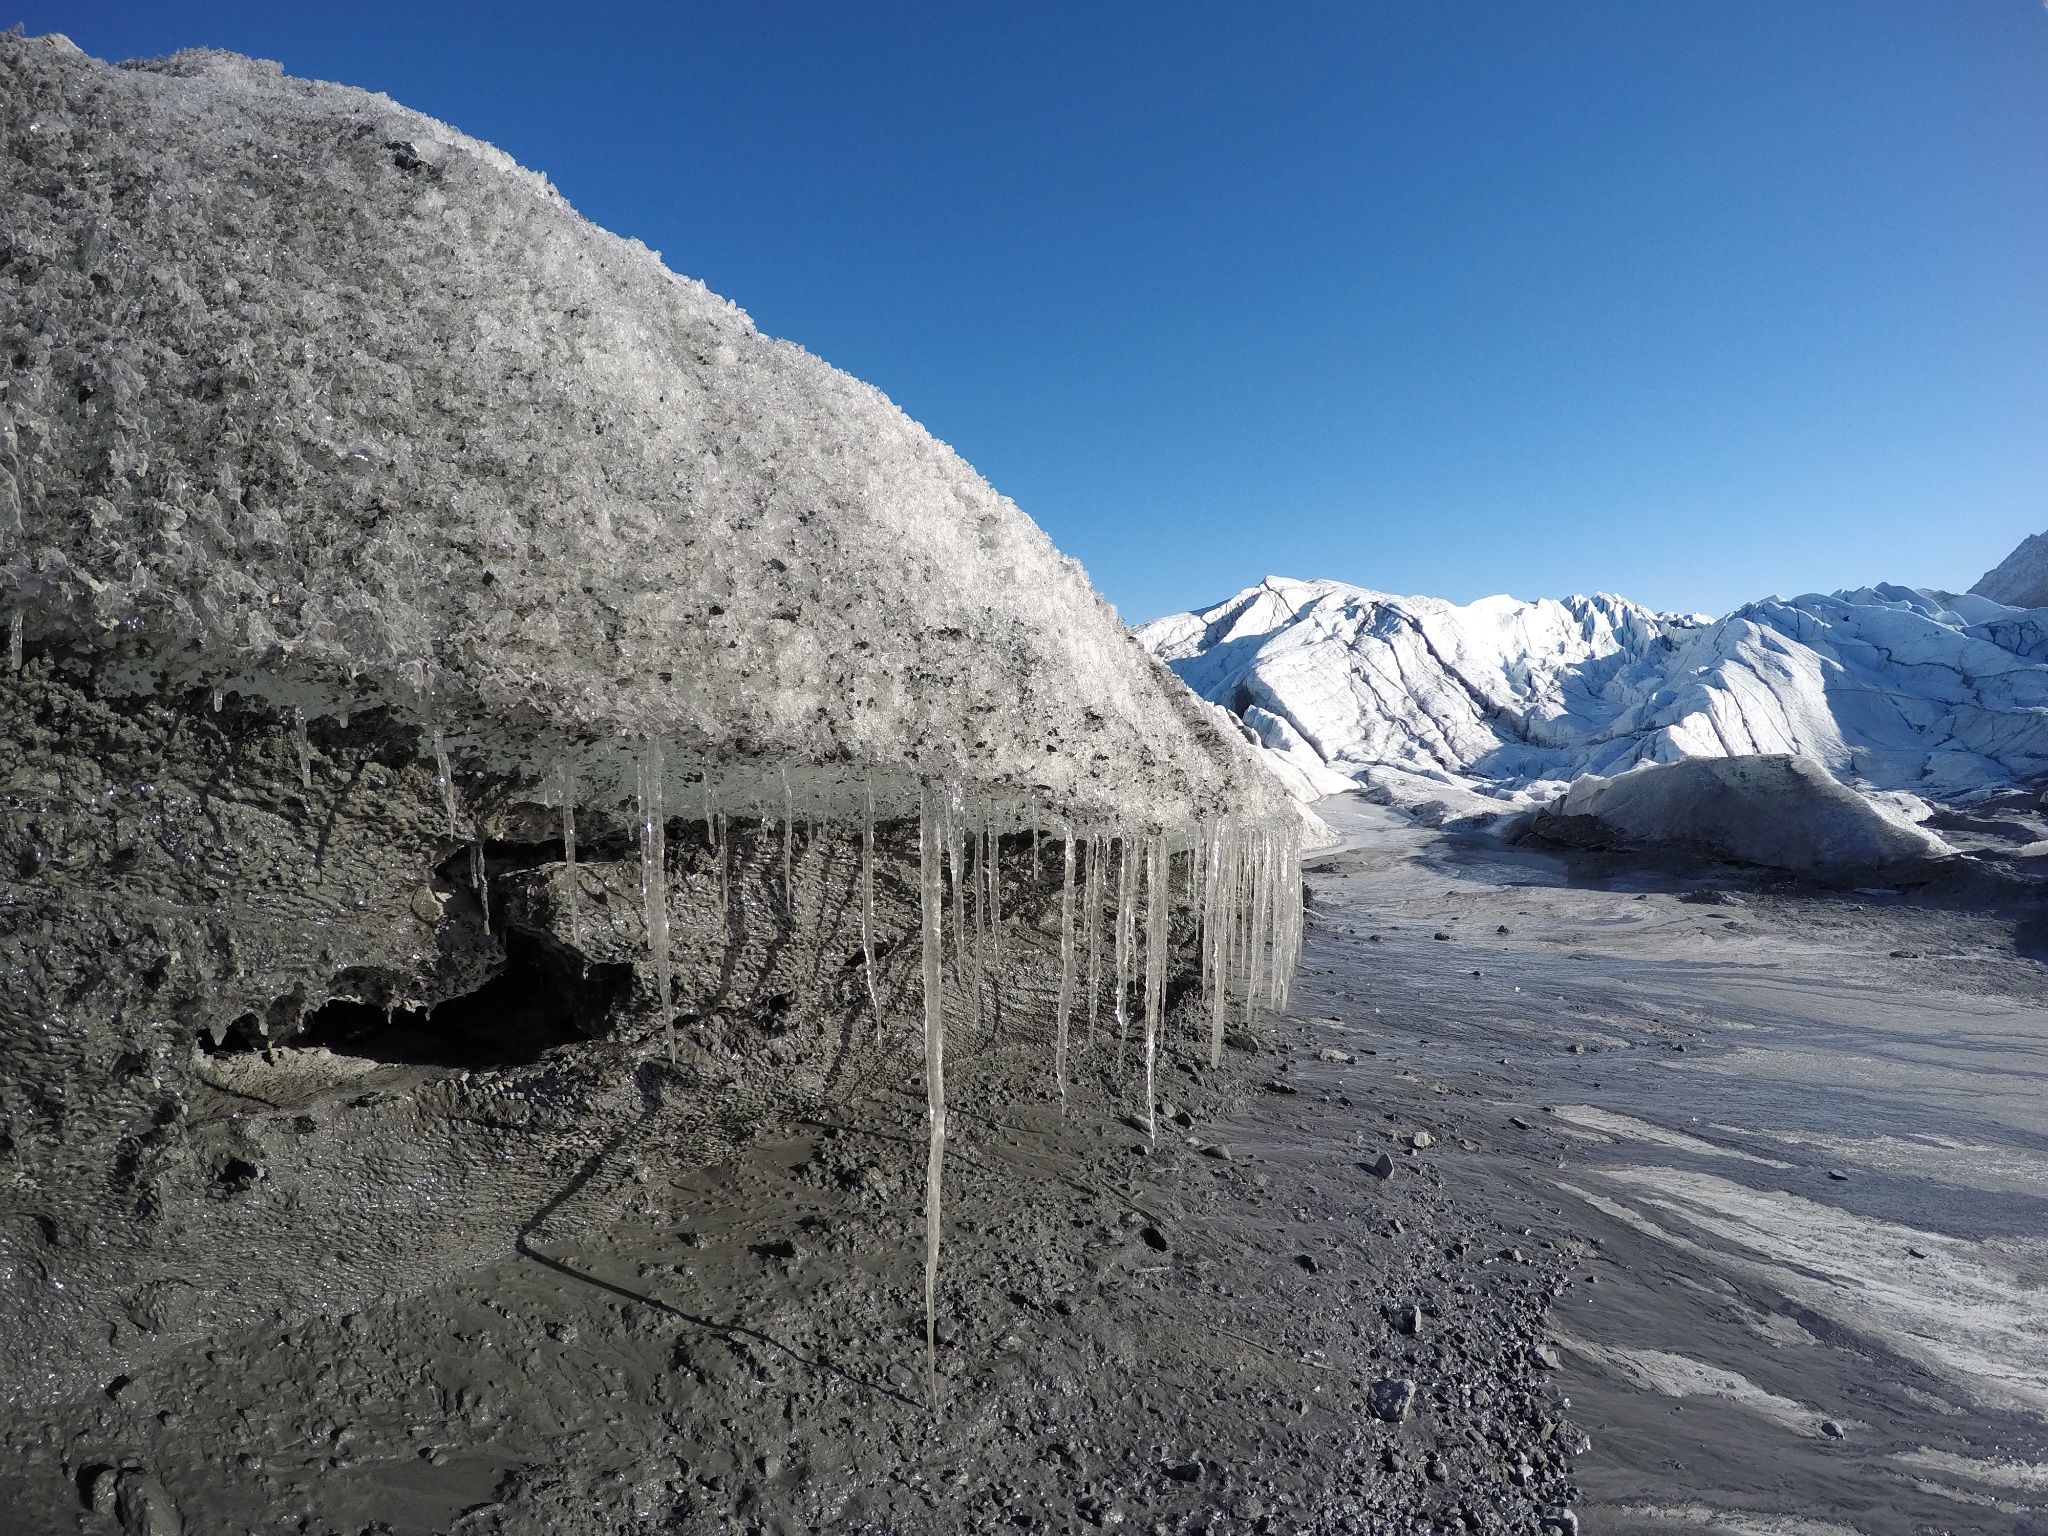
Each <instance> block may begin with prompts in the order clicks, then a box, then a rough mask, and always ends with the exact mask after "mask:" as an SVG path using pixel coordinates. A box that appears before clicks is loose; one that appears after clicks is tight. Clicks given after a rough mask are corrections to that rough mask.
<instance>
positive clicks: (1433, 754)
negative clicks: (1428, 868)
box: [1137, 551, 2048, 803]
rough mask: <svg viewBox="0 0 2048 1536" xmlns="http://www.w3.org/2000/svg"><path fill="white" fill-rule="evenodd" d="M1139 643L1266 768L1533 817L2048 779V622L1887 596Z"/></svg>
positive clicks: (1312, 613)
mask: <svg viewBox="0 0 2048 1536" xmlns="http://www.w3.org/2000/svg"><path fill="white" fill-rule="evenodd" d="M2022 552H2023V551H2022ZM2015 558H2016V559H2017V558H2018V557H2017V556H2015ZM1988 580H1990V578H1987V581H1988ZM1137 634H1138V637H1139V639H1140V640H1141V641H1143V643H1144V644H1145V645H1146V647H1147V648H1148V649H1150V650H1151V651H1152V652H1153V653H1154V654H1155V655H1157V656H1159V657H1160V658H1161V659H1162V660H1164V661H1165V662H1167V664H1168V665H1169V666H1171V667H1172V668H1173V669H1174V671H1175V672H1177V673H1179V674H1180V676H1181V677H1182V678H1183V679H1184V680H1185V681H1186V682H1187V683H1188V685H1189V686H1190V687H1191V688H1193V689H1194V691H1195V692H1196V693H1198V694H1200V695H1201V696H1202V697H1203V698H1205V699H1207V700H1210V701H1211V702H1213V703H1215V704H1218V705H1220V706H1222V707H1223V708H1225V709H1227V710H1229V711H1230V712H1231V713H1233V714H1235V715H1236V716H1237V717H1238V718H1239V719H1240V720H1241V721H1242V722H1243V724H1244V726H1245V728H1246V729H1247V730H1248V731H1249V732H1250V733H1251V734H1253V735H1255V736H1257V737H1258V738H1259V740H1260V741H1261V742H1262V744H1263V745H1264V746H1265V747H1266V748H1267V749H1268V752H1269V754H1271V755H1273V756H1275V757H1277V758H1279V759H1280V760H1282V761H1284V762H1285V763H1287V764H1290V765H1292V766H1293V767H1294V768H1295V769H1297V770H1299V771H1300V772H1302V773H1305V774H1315V775H1334V776H1337V777H1339V778H1341V779H1342V780H1346V781H1350V782H1352V783H1361V782H1370V781H1371V780H1372V779H1373V778H1374V776H1375V775H1376V774H1377V775H1386V774H1391V775H1396V776H1399V777H1398V778H1396V779H1395V780H1393V781H1391V782H1392V783H1393V784H1394V785H1395V786H1396V787H1397V788H1398V787H1401V786H1402V785H1403V784H1404V783H1405V782H1406V781H1415V780H1423V781H1435V782H1438V783H1441V784H1444V785H1446V786H1451V787H1456V788H1462V789H1465V790H1468V791H1474V790H1476V791H1478V792H1480V793H1483V794H1486V795H1488V796H1490V797H1493V798H1496V799H1502V800H1507V801H1510V802H1519V803H1526V802H1528V801H1529V800H1531V799H1547V798H1549V797H1550V796H1551V795H1553V794H1554V793H1555V792H1556V791H1558V790H1559V789H1561V788H1562V787H1563V783H1564V782H1568V781H1570V780H1572V779H1575V778H1577V777H1579V776H1580V775H1582V774H1587V773H1595V774H1601V775H1607V776H1612V775H1614V774H1617V773H1620V772H1622V771H1624V770H1626V769H1628V768H1631V767H1634V766H1635V765H1637V764H1639V763H1661V762H1674V761H1677V760H1679V759H1681V758H1687V757H1736V756H1757V755H1775V754H1790V755H1793V756H1797V757H1801V758H1805V759H1808V760H1810V761H1813V762H1815V763H1818V764H1820V765H1821V766H1823V767H1825V768H1826V769H1827V770H1828V772H1830V773H1831V774H1833V775H1834V776H1835V777H1836V778H1838V779H1840V780H1841V781H1843V782H1845V783H1848V784H1852V785H1854V786H1857V787H1859V788H1865V789H1871V790H1877V791H1905V792H1908V793H1911V794H1914V795H1919V796H1924V797H1926V798H1929V799H1939V800H1955V799H1960V798H1965V797H1967V796H1969V795H1971V794H1973V793H1978V792H1982V791H1985V790H1989V789H1995V788H1998V787H2003V786H2007V785H2011V784H2015V783H2027V782H2032V781H2034V780H2036V779H2038V778H2039V777H2040V776H2041V775H2043V774H2044V773H2048V611H2036V610H2030V609H2020V608H2012V607H2008V606H2005V605H2004V604H2003V603H2000V602H1995V601H1992V600H1991V599H1990V598H1988V597H1984V596H1980V595H1975V594H1967V593H1966V594H1950V593H1942V592H1933V591H1918V590H1913V589H1909V588H1906V587H1895V586H1878V587H1868V588H1863V589H1861V590H1858V591H1853V592H1836V593H1832V594H1825V595H1823V594H1818V593H1812V594H1808V595H1806V596H1803V597H1796V598H1791V599H1785V598H1776V597H1773V598H1768V599H1765V600H1764V601H1761V602H1756V603H1751V604H1749V605H1747V606H1745V607H1743V608H1740V609H1738V610H1736V611H1735V612H1734V613H1731V614H1729V615H1728V616H1727V617H1726V618H1723V619H1720V620H1717V621H1716V620H1709V619H1707V618H1705V617H1703V616H1699V615H1685V614H1672V613H1656V612H1652V611H1651V610H1650V609H1648V608H1644V607H1642V606H1640V605H1638V604H1635V603H1631V602H1628V601H1625V600H1624V599H1622V598H1619V597H1614V596H1611V595H1608V594H1600V595H1596V596H1593V597H1571V598H1566V599H1564V600H1563V601H1553V600H1549V599H1545V600H1543V601H1540V602H1523V601H1519V600H1517V599H1514V598H1509V597H1490V598H1484V599H1482V600H1480V601H1478V602H1476V603H1470V604H1466V605H1463V606H1460V605H1457V604H1453V603H1448V602H1443V601H1440V600H1438V599H1435V598H1427V597H1396V596H1391V595H1389V594H1387V593H1383V592H1374V591H1370V590H1368V589H1366V588H1362V587H1354V586H1348V585H1346V584H1344V583H1342V582H1334V581H1292V580H1288V579H1286V578H1282V577H1268V578H1267V579H1266V580H1265V581H1263V582H1261V583H1260V584H1259V585H1257V586H1255V587H1251V588H1248V589H1246V590H1245V591H1243V592H1240V593H1238V594H1237V595H1236V596H1235V597H1232V598H1230V599H1228V600H1227V601H1225V602H1222V603H1218V604H1216V605H1215V606H1214V607H1211V608H1206V609H1203V610H1201V611H1199V612H1194V613H1183V614H1174V615H1171V616H1169V617H1167V618H1163V619H1157V620H1155V621H1153V622H1152V623H1149V624H1145V625H1141V626H1140V627H1139V628H1138V630H1137ZM1407 787H1408V788H1409V789H1410V790H1411V791H1412V789H1413V785H1412V783H1409V784H1408V785H1407ZM1415 797H1416V796H1415V795H1414V794H1413V793H1410V795H1409V798H1415ZM1396 798H1397V799H1399V798H1401V797H1400V795H1398V794H1397V795H1396Z"/></svg>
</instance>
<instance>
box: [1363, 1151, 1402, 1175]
mask: <svg viewBox="0 0 2048 1536" xmlns="http://www.w3.org/2000/svg"><path fill="white" fill-rule="evenodd" d="M1358 1166H1359V1167H1361V1168H1363V1169H1364V1170H1365V1171H1366V1172H1367V1173H1369V1174H1371V1175H1372V1176H1373V1177H1374V1178H1376V1179H1391V1178H1392V1177H1393V1176H1394V1160H1393V1158H1392V1157H1390V1156H1388V1155H1387V1154H1386V1153H1385V1152H1382V1153H1381V1154H1380V1155H1379V1156H1378V1157H1377V1158H1375V1159H1374V1160H1373V1161H1371V1162H1369V1163H1360V1164H1359V1165H1358Z"/></svg>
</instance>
